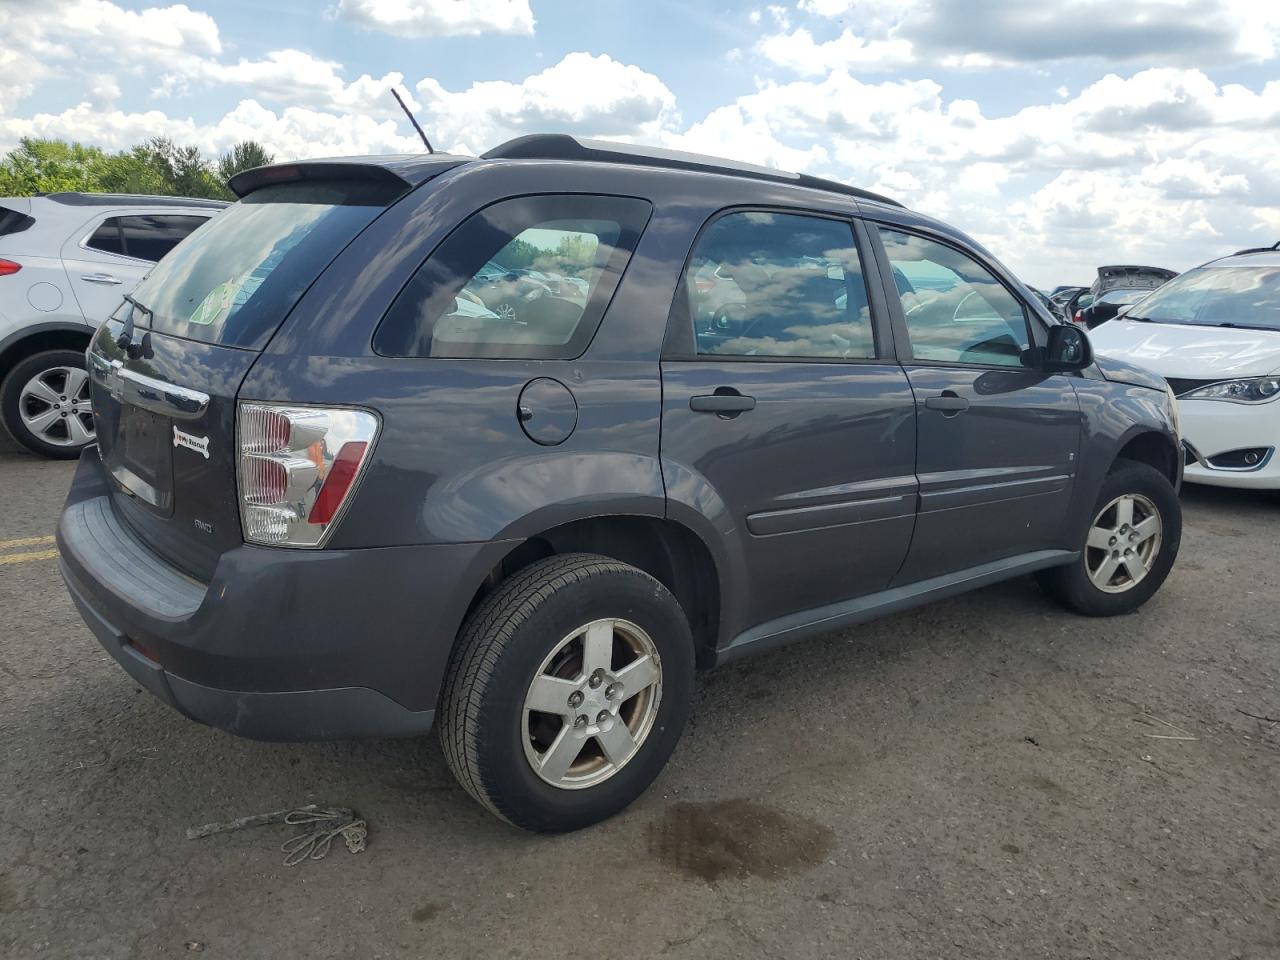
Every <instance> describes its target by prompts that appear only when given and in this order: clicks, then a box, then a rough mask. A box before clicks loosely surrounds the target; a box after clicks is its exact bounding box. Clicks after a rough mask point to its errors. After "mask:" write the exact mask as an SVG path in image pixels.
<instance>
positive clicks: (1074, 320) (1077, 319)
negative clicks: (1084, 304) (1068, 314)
mask: <svg viewBox="0 0 1280 960" xmlns="http://www.w3.org/2000/svg"><path fill="white" fill-rule="evenodd" d="M1071 322H1072V323H1078V324H1080V325H1081V326H1083V325H1084V315H1083V314H1081V313H1080V311H1079V310H1077V311H1076V315H1075V316H1074V317H1072V318H1071Z"/></svg>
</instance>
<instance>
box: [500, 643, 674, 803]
mask: <svg viewBox="0 0 1280 960" xmlns="http://www.w3.org/2000/svg"><path fill="white" fill-rule="evenodd" d="M661 700H662V662H661V660H660V658H659V656H658V648H657V646H656V645H655V644H654V642H653V640H652V638H651V637H650V636H649V634H647V633H646V632H645V631H644V630H643V629H641V628H640V627H638V626H637V625H636V624H634V623H631V622H630V621H628V620H618V619H605V620H593V621H592V622H590V623H588V624H584V625H583V626H581V627H579V628H578V629H577V630H574V631H573V632H572V633H570V634H568V635H567V636H565V637H564V638H563V639H562V640H561V641H560V642H559V643H557V644H556V646H555V648H554V649H553V650H552V651H551V652H550V653H549V654H548V655H547V657H546V658H545V659H544V660H543V661H542V665H541V666H540V667H539V668H538V671H537V673H536V674H534V678H533V681H532V682H531V683H530V684H529V689H528V691H527V692H526V694H525V701H524V711H523V721H522V722H523V724H524V729H523V731H522V733H523V742H524V753H525V758H526V759H527V760H528V761H529V765H530V766H531V767H532V768H533V771H534V773H536V774H537V775H538V776H539V777H540V778H542V779H543V780H544V781H546V782H547V783H549V784H551V785H552V786H554V787H559V788H561V789H564V790H580V789H583V788H585V787H593V786H595V785H596V784H598V783H601V782H603V781H605V780H608V779H609V778H610V777H612V776H613V775H614V774H615V773H617V772H618V771H619V770H621V769H622V767H623V766H624V765H625V764H626V763H627V762H628V761H629V760H631V759H632V758H633V757H634V756H635V755H636V753H638V752H639V750H640V747H641V745H643V743H644V741H645V738H646V737H647V736H648V735H649V731H650V730H652V729H653V723H654V719H655V718H656V717H657V715H658V705H659V703H660V702H661Z"/></svg>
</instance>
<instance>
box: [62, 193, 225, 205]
mask: <svg viewBox="0 0 1280 960" xmlns="http://www.w3.org/2000/svg"><path fill="white" fill-rule="evenodd" d="M38 196H42V197H44V198H45V199H46V200H52V201H53V202H54V203H61V204H64V205H66V206H68V207H210V208H213V209H217V210H221V209H222V208H223V207H225V206H227V202H226V201H225V200H206V199H204V198H202V197H153V196H146V195H141V194H131V193H79V192H75V191H62V192H60V193H43V194H38Z"/></svg>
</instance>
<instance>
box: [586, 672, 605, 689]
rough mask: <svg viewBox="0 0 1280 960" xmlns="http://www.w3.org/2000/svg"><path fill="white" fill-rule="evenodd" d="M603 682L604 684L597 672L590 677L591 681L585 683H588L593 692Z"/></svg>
mask: <svg viewBox="0 0 1280 960" xmlns="http://www.w3.org/2000/svg"><path fill="white" fill-rule="evenodd" d="M603 682H604V680H603V678H602V677H601V676H600V671H599V670H597V671H596V672H595V673H593V674H592V675H591V679H590V680H588V681H587V683H589V684H590V685H591V688H592V689H593V690H594V689H595V688H596V687H598V686H600V684H601V683H603Z"/></svg>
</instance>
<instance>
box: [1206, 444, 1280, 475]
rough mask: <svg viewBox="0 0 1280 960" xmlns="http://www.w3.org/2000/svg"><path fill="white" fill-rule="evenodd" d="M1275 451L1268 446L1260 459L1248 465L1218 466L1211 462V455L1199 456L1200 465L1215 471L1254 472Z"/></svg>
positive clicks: (1269, 459) (1266, 461)
mask: <svg viewBox="0 0 1280 960" xmlns="http://www.w3.org/2000/svg"><path fill="white" fill-rule="evenodd" d="M1246 449H1247V448H1246ZM1226 452H1227V453H1231V452H1232V451H1230V450H1228V451H1226ZM1275 452H1276V448H1275V447H1268V448H1267V452H1266V453H1264V454H1263V455H1262V459H1261V460H1259V461H1258V462H1257V463H1255V464H1253V465H1252V466H1248V467H1220V466H1218V465H1217V464H1215V463H1214V462H1213V458H1212V457H1207V458H1201V459H1200V466H1202V467H1204V468H1205V469H1206V470H1212V471H1214V472H1215V473H1255V472H1257V471H1258V470H1261V469H1262V468H1263V467H1265V466H1266V465H1267V464H1268V463H1270V462H1271V457H1272V456H1273V455H1274V454H1275ZM1218 456H1222V454H1218Z"/></svg>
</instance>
